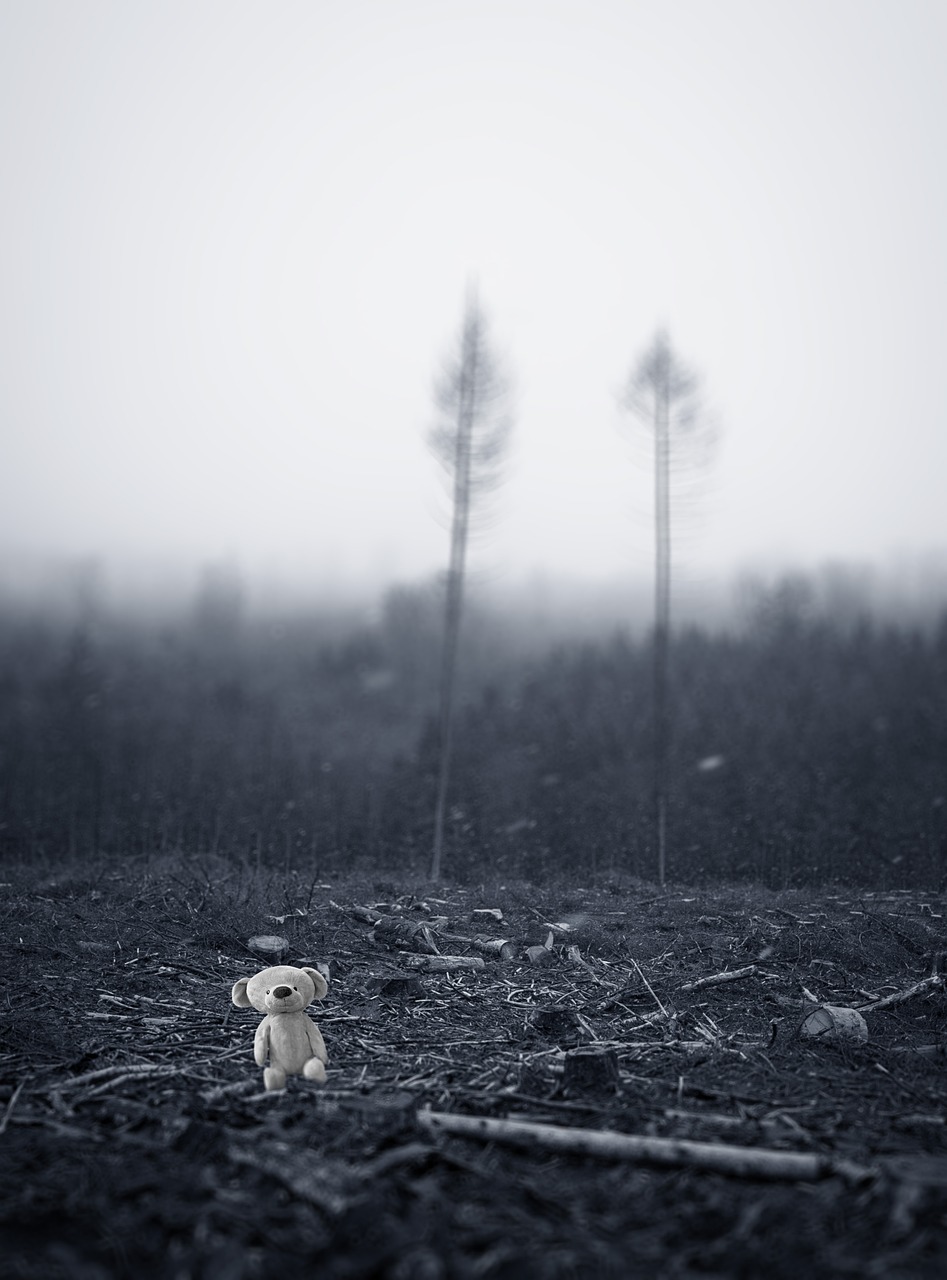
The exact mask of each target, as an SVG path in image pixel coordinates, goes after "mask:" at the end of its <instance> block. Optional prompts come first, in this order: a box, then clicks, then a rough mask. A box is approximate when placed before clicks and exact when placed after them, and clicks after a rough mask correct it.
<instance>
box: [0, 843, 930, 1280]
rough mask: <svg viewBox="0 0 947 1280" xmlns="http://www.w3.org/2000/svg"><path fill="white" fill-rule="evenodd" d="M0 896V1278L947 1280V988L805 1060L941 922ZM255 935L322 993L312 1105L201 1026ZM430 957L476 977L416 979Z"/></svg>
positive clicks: (738, 897) (723, 910) (222, 1027)
mask: <svg viewBox="0 0 947 1280" xmlns="http://www.w3.org/2000/svg"><path fill="white" fill-rule="evenodd" d="M2 878H3V879H4V880H5V881H6V883H5V884H4V885H3V887H2V888H0V913H2V915H0V919H2V941H0V955H2V971H3V973H4V975H5V984H4V991H3V1002H2V1006H0V1028H2V1040H0V1081H2V1085H0V1205H2V1208H0V1240H2V1245H3V1256H4V1263H3V1273H4V1275H7V1276H11V1277H21V1278H22V1277H31V1278H36V1280H39V1278H40V1277H42V1280H54V1278H55V1277H62V1278H63V1280H104V1278H106V1277H113V1276H123V1277H124V1276H128V1277H132V1276H134V1277H142V1276H148V1277H151V1276H155V1277H167V1278H168V1280H172V1278H173V1280H187V1278H191V1277H193V1278H194V1280H251V1278H256V1277H270V1276H280V1277H293V1276H297V1275H298V1276H303V1275H306V1276H308V1275H312V1276H316V1275H318V1276H331V1277H353V1278H354V1277H364V1276H390V1277H398V1278H403V1280H410V1278H414V1277H417V1278H418V1280H439V1278H440V1277H445V1278H447V1277H450V1278H454V1277H456V1278H464V1280H466V1278H468V1277H470V1278H471V1280H473V1278H475V1277H477V1278H480V1277H482V1278H484V1280H488V1278H489V1280H493V1278H496V1280H499V1278H501V1277H509V1278H510V1280H512V1278H514V1277H532V1276H536V1277H572V1276H590V1277H592V1276H595V1277H597V1276H639V1275H640V1276H648V1277H652V1276H655V1277H656V1276H667V1277H677V1276H707V1275H712V1276H734V1277H738V1276H745V1277H758V1276H766V1277H770V1278H772V1280H775V1278H776V1277H783V1276H785V1277H793V1278H796V1277H799V1276H808V1277H816V1276H853V1277H854V1276H858V1277H865V1276H883V1277H904V1278H905V1280H907V1278H908V1277H910V1278H911V1280H915V1278H917V1277H927V1276H929V1277H935V1276H936V1277H941V1276H943V1275H945V1274H947V1124H945V1119H947V1108H945V1102H947V1056H945V1042H947V1035H945V1031H947V995H945V991H944V988H943V986H942V985H940V984H939V983H937V982H934V983H929V984H928V985H927V986H926V987H925V988H923V989H922V990H921V991H920V992H919V993H917V994H915V995H913V996H911V997H909V998H907V999H904V1000H902V1001H900V1002H898V1003H891V1004H889V1005H888V1006H887V1007H886V1008H883V1009H878V1010H871V1009H868V1010H867V1011H866V1012H865V1013H864V1017H865V1021H866V1023H867V1027H868V1039H867V1041H865V1042H859V1041H854V1040H842V1039H831V1038H820V1039H815V1040H813V1039H806V1038H802V1037H801V1036H800V1035H799V1027H800V1024H801V1023H802V1021H803V1019H804V1018H805V1017H806V1015H807V1014H808V1013H809V1012H811V1009H812V1004H811V1003H810V1001H815V1002H824V1003H827V1004H830V1005H835V1006H842V1007H853V1006H868V1005H871V1004H873V1003H875V1002H876V1001H877V1000H879V999H882V998H883V997H886V996H889V995H895V994H897V993H899V992H904V991H906V990H907V989H908V988H910V987H911V986H912V985H914V984H916V983H918V982H921V981H922V980H924V979H927V978H930V977H931V976H932V975H935V976H936V975H937V974H938V973H939V972H940V969H941V966H942V957H943V952H944V951H945V949H947V927H945V902H944V899H943V897H942V896H937V895H935V896H928V897H924V896H922V895H918V894H916V893H910V894H909V893H887V894H870V893H868V894H863V895H858V896H856V895H853V894H852V893H849V892H845V891H839V892H837V893H832V894H822V895H819V896H815V895H807V896H804V895H802V894H799V893H795V894H771V893H767V892H764V891H762V890H758V889H748V888H735V887H729V888H721V889H717V890H714V891H708V890H706V889H702V890H700V891H699V892H697V891H686V890H682V889H677V888H675V889H671V890H669V891H668V892H666V893H659V892H658V891H657V890H656V889H654V887H652V886H647V885H644V884H635V883H629V884H620V885H612V886H607V887H599V888H594V889H583V888H574V889H571V890H568V891H567V890H563V889H552V888H542V889H538V888H534V887H530V886H527V885H513V884H508V885H505V886H502V885H497V886H490V887H487V886H485V887H481V888H478V889H470V888H466V889H459V888H447V889H445V888H440V889H433V888H431V889H429V890H428V889H424V890H420V889H418V888H417V886H415V890H416V892H415V893H412V892H409V891H408V890H407V888H406V886H402V885H392V884H379V883H375V884H370V883H369V884H366V883H360V884H359V883H353V882H346V883H343V882H336V883H333V884H332V885H328V884H323V883H318V882H316V883H312V882H311V881H310V880H309V879H308V878H305V877H303V876H301V875H298V874H295V873H291V874H286V873H279V874H277V873H268V872H266V871H262V872H261V871H252V870H250V869H247V868H235V867H234V866H232V865H228V864H226V863H223V862H220V863H211V862H209V861H207V860H206V859H205V860H201V862H200V863H199V864H197V863H195V864H190V863H188V862H186V861H180V862H176V863H173V864H166V865H162V866H157V865H155V864H153V863H152V864H149V865H144V864H142V865H139V866H126V867H124V868H121V869H113V868H104V869H102V870H101V871H99V872H97V873H96V874H95V875H94V876H93V875H89V874H76V872H75V870H71V871H68V872H67V871H63V872H62V873H61V874H56V875H50V874H49V873H48V872H45V873H44V874H43V876H42V877H40V876H34V875H31V874H29V873H27V872H24V871H21V870H19V869H15V870H10V871H7V872H6V873H5V874H4V875H3V877H2ZM353 907H361V908H368V909H369V910H368V911H364V910H363V911H359V912H354V911H353V910H352V908H353ZM487 908H494V909H497V910H498V911H500V912H502V919H497V918H496V917H495V916H493V915H490V914H478V915H475V914H474V912H475V911H480V912H483V910H484V909H487ZM372 913H375V914H377V915H381V916H385V917H390V916H400V917H402V918H404V919H406V920H408V921H410V922H413V923H414V924H416V925H422V924H423V925H425V926H426V928H424V929H422V928H417V929H412V928H408V927H406V928H404V929H399V928H391V927H383V928H382V930H380V931H379V933H380V934H381V935H383V936H385V937H386V938H388V939H389V940H390V942H392V943H397V942H399V941H400V942H401V944H402V945H404V946H410V947H413V948H416V950H411V951H398V950H396V949H391V947H390V946H385V945H383V944H382V943H381V942H380V941H377V940H376V939H375V937H374V934H373V930H372V924H371V919H372ZM260 933H265V934H270V933H275V934H281V935H284V936H285V937H286V938H287V939H288V941H289V949H288V954H287V960H288V962H289V963H309V964H314V963H316V962H324V963H326V964H328V966H329V970H330V974H331V980H330V986H329V994H328V997H327V999H326V1001H325V1002H324V1004H323V1005H322V1006H321V1007H317V1008H314V1009H312V1010H311V1013H312V1014H313V1016H314V1017H315V1018H316V1020H317V1021H318V1023H319V1025H320V1027H321V1029H322V1032H323V1035H324V1037H325V1040H326V1044H327V1046H328V1050H329V1055H330V1067H329V1080H328V1083H327V1085H326V1086H325V1087H321V1088H320V1087H319V1086H318V1085H313V1084H310V1083H308V1082H306V1081H303V1080H301V1079H299V1078H293V1079H292V1080H291V1081H290V1083H289V1087H288V1088H287V1089H286V1091H285V1092H283V1093H278V1094H267V1093H264V1092H263V1089H262V1073H261V1072H260V1070H259V1069H258V1068H257V1067H256V1065H255V1064H254V1062H253V1057H252V1041H253V1033H254V1029H255V1026H256V1024H257V1022H258V1020H259V1015H258V1014H257V1013H256V1012H255V1011H254V1010H252V1009H251V1010H242V1009H236V1008H234V1007H233V1006H232V1005H231V1001H230V989H231V986H232V984H233V982H234V981H235V980H236V979H237V978H239V977H241V976H244V975H247V974H250V973H252V972H254V971H255V970H256V969H257V968H262V967H264V965H265V963H269V961H266V962H264V961H263V960H260V959H259V958H257V957H255V956H254V954H253V952H251V950H250V949H249V947H248V940H249V939H250V938H251V937H252V936H254V935H257V934H260ZM475 938H476V939H479V940H480V947H479V948H478V947H477V945H475V943H474V941H473V940H474V939H475ZM491 939H492V940H501V939H506V940H508V942H509V943H510V948H509V949H508V951H507V955H508V956H509V955H510V954H512V958H506V959H504V958H491V956H490V955H489V954H488V948H487V947H486V944H485V941H484V940H491ZM546 944H548V945H546ZM530 948H532V949H533V950H532V951H530V950H528V949H530ZM433 950H436V951H437V952H439V953H441V954H444V955H446V954H450V955H461V956H465V957H474V956H478V955H479V956H481V957H482V958H483V966H482V967H481V968H474V969H467V968H454V969H449V970H447V971H446V972H428V971H425V969H424V968H423V967H422V968H417V967H415V966H418V965H421V966H423V965H424V964H425V960H424V959H423V958H422V957H423V956H424V955H430V953H431V952H432V951H433ZM748 967H751V971H750V972H749V973H747V974H746V975H744V976H743V977H741V978H738V979H737V980H734V981H723V982H720V983H719V984H717V985H705V986H698V987H693V986H692V987H690V989H685V988H686V987H687V985H688V984H693V983H696V982H697V981H698V980H699V979H702V978H706V977H709V976H712V975H717V974H721V973H725V972H730V971H734V970H738V969H744V968H748ZM590 1049H595V1050H596V1051H597V1055H596V1056H595V1057H594V1058H593V1061H592V1062H591V1063H589V1061H588V1057H589V1055H588V1052H587V1051H588V1050H590ZM578 1050H584V1051H586V1052H585V1053H584V1054H580V1053H577V1051H578ZM599 1067H601V1070H599V1069H598V1068H599ZM427 1108H430V1109H432V1110H434V1111H435V1112H442V1113H443V1112H446V1113H464V1114H467V1115H474V1116H485V1117H492V1118H511V1119H520V1120H531V1121H537V1122H540V1123H543V1124H548V1125H554V1126H558V1127H563V1128H572V1127H581V1128H586V1129H593V1130H598V1131H602V1132H615V1133H628V1134H642V1135H652V1136H658V1137H667V1138H686V1139H692V1140H696V1141H698V1142H702V1143H720V1144H726V1145H728V1146H741V1147H751V1148H758V1149H765V1150H769V1151H784V1152H799V1153H808V1154H811V1155H816V1156H820V1157H824V1159H823V1160H822V1161H820V1162H819V1167H818V1173H817V1174H815V1175H813V1176H810V1177H806V1178H805V1179H804V1180H798V1179H796V1180H793V1179H788V1178H782V1179H779V1178H778V1179H764V1178H763V1177H761V1176H743V1177H734V1176H729V1175H724V1174H721V1173H716V1172H707V1171H701V1170H699V1169H697V1168H694V1167H689V1166H688V1165H687V1163H686V1161H685V1160H684V1159H683V1158H682V1159H681V1161H680V1162H679V1163H677V1164H676V1165H672V1166H656V1165H653V1164H650V1165H649V1164H647V1163H644V1162H642V1161H640V1160H628V1159H623V1160H619V1159H614V1158H612V1159H606V1158H591V1157H577V1156H571V1155H566V1154H553V1153H550V1152H549V1151H546V1150H543V1149H540V1148H533V1149H528V1148H521V1147H514V1146H508V1145H505V1144H500V1143H499V1142H495V1141H492V1140H491V1141H488V1142H484V1141H479V1140H477V1139H468V1138H460V1137H453V1136H444V1135H437V1134H433V1133H432V1132H431V1131H430V1130H429V1129H428V1128H427V1127H425V1126H424V1124H423V1110H424V1109H427ZM419 1111H420V1112H422V1115H421V1117H420V1118H419Z"/></svg>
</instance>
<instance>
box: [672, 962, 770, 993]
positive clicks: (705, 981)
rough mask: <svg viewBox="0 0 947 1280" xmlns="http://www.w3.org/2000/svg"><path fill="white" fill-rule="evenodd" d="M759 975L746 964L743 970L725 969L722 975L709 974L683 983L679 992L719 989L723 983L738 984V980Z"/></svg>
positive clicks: (752, 965) (752, 967)
mask: <svg viewBox="0 0 947 1280" xmlns="http://www.w3.org/2000/svg"><path fill="white" fill-rule="evenodd" d="M754 973H759V969H758V968H757V967H756V965H755V964H748V965H747V966H746V968H745V969H727V970H725V971H724V972H723V973H711V974H709V975H708V976H707V977H706V978H697V979H696V981H694V982H685V983H684V985H683V986H682V987H679V988H678V990H679V991H703V989H704V987H719V986H720V984H721V983H723V982H738V981H739V980H740V978H750V977H752V976H753V974H754Z"/></svg>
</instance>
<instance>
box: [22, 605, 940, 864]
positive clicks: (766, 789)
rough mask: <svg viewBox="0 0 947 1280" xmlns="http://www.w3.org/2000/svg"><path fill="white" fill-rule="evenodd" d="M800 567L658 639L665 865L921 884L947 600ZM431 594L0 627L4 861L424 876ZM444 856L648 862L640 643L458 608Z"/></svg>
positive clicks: (934, 851) (648, 735) (429, 789)
mask: <svg viewBox="0 0 947 1280" xmlns="http://www.w3.org/2000/svg"><path fill="white" fill-rule="evenodd" d="M808 599H809V597H808V596H807V594H806V592H805V591H804V590H800V588H799V583H798V582H797V583H796V584H795V585H793V584H783V585H782V586H778V587H776V588H773V589H772V590H770V591H767V592H760V594H759V598H758V599H757V601H756V603H755V605H754V608H753V610H752V611H751V616H750V617H749V620H748V621H747V623H746V625H744V626H742V627H741V628H740V629H739V630H732V631H730V632H726V631H720V632H716V631H715V632H709V631H705V630H702V629H698V628H696V627H692V628H688V629H685V630H681V631H679V632H678V633H677V635H676V636H675V639H674V641H673V654H672V685H673V724H674V729H673V744H672V773H671V779H672V780H671V806H670V814H669V875H670V876H671V878H672V879H679V880H690V881H697V880H701V879H706V878H710V877H727V878H754V879H758V880H761V881H763V882H765V883H768V884H773V885H787V884H802V883H815V882H825V881H830V880H833V879H839V880H844V881H847V882H850V883H862V884H873V885H877V884H887V885H900V884H905V885H918V886H928V887H937V886H939V885H943V884H944V881H945V877H947V614H945V615H944V617H943V618H942V619H941V621H940V622H939V623H935V624H933V625H927V626H923V627H921V626H915V625H904V626H898V625H895V624H893V623H882V622H879V621H877V620H872V619H870V618H868V617H858V616H852V615H851V614H849V615H847V616H846V617H845V618H844V620H843V619H840V618H838V617H830V616H828V615H826V614H825V613H824V612H819V611H813V610H812V609H811V608H809V607H808V605H807V600H808ZM438 619H439V610H438V606H437V600H436V598H435V592H434V590H433V588H432V589H430V590H427V589H407V588H406V589H401V590H395V591H392V592H389V594H388V595H387V596H386V597H385V600H384V604H383V607H382V608H381V609H380V610H379V611H378V614H377V617H376V618H375V619H374V620H373V621H372V622H371V623H370V624H365V623H362V624H359V625H354V624H353V625H348V626H342V625H341V624H340V622H339V620H338V619H337V618H333V617H331V616H326V617H321V618H320V617H318V616H308V617H305V616H302V615H298V616H296V617H294V618H287V619H286V620H284V621H281V622H280V621H260V620H256V621H252V620H249V619H246V618H244V617H243V616H242V615H241V613H240V610H239V608H237V607H236V606H234V605H233V602H229V603H228V600H227V599H226V598H216V599H215V598H213V597H211V598H208V599H205V600H204V601H203V602H202V604H201V607H200V608H198V609H197V610H195V611H192V612H191V613H190V614H189V615H188V616H187V617H186V618H181V619H178V621H176V622H172V621H166V622H164V623H160V624H159V623H153V624H151V625H145V624H144V623H142V622H140V621H139V622H134V621H132V620H130V619H128V618H116V617H111V618H109V617H107V616H104V615H103V614H102V613H101V611H98V612H97V611H95V610H91V609H90V610H88V611H87V612H86V615H85V616H83V617H81V618H79V619H78V620H76V619H74V620H73V621H72V622H70V623H68V624H66V623H64V622H63V621H62V620H59V621H57V620H55V619H54V618H52V617H51V616H49V615H43V614H42V613H40V612H38V611H34V612H32V613H31V612H29V611H26V610H23V609H20V610H8V611H7V612H6V614H5V615H4V617H3V618H2V620H0V804H2V812H0V851H2V856H3V857H5V858H6V859H7V860H11V859H16V860H33V861H38V862H41V861H44V860H47V859H50V860H57V861H58V860H59V859H61V858H62V857H63V856H65V855H69V856H72V857H74V858H76V859H84V858H86V857H88V856H89V855H94V856H96V857H97V856H98V855H107V856H112V857H115V858H121V857H123V856H141V855H148V854H150V853H152V852H158V851H168V850H178V849H180V850H184V851H193V852H201V851H214V852H216V853H226V854H228V855H231V856H232V857H234V858H235V859H241V860H250V861H256V860H259V861H261V862H265V863H273V862H282V861H284V860H285V861H286V862H288V863H291V864H293V865H300V864H302V863H309V864H310V865H311V866H312V868H313V871H314V873H322V874H330V873H331V872H333V871H341V870H345V869H351V868H356V867H359V868H363V869H366V868H369V867H371V868H376V869H390V870H392V871H395V870H401V871H404V872H411V873H413V874H423V873H424V870H425V868H426V866H427V861H428V858H429V854H430V840H431V827H432V817H433V797H434V782H435V779H434V772H435V767H436V751H435V747H436V742H435V728H434V719H433V712H434V707H435V695H436V681H437V666H438V654H439V646H440V637H439V624H438ZM466 655H467V661H466V665H465V671H466V675H465V683H464V687H463V690H462V694H463V702H462V709H461V712H460V717H459V722H458V728H457V738H456V765H455V771H454V779H453V784H452V788H453V790H452V797H451V813H450V821H449V848H448V856H447V865H446V871H447V873H448V874H449V875H453V876H458V877H465V878H471V877H478V878H479V877H484V876H493V875H500V876H524V877H532V878H535V877H549V876H560V875H563V876H564V875H570V876H575V877H579V878H581V879H585V880H589V879H591V878H592V877H594V876H598V877H602V876H608V875H614V874H620V873H628V874H632V875H637V876H643V877H650V876H652V875H653V874H654V871H655V840H654V831H653V814H652V798H651V797H652V771H651V744H652V733H653V724H652V716H651V697H650V671H651V661H652V654H651V645H650V640H649V639H648V638H647V637H644V638H639V639H634V638H631V637H629V636H627V635H622V634H614V635H612V636H611V637H603V638H602V640H601V642H600V643H590V642H585V643H578V642H572V643H561V644H559V645H557V646H555V647H547V648H545V649H543V648H542V647H541V646H540V645H539V644H538V643H536V642H535V641H534V643H533V647H532V648H529V647H527V646H524V645H523V644H522V643H519V642H517V641H516V639H515V637H514V636H513V634H512V633H511V632H510V631H508V630H507V629H505V628H504V627H503V625H502V624H501V623H500V622H499V621H498V620H497V619H496V618H491V617H490V616H488V615H485V614H477V613H474V614H473V615H471V617H470V618H469V619H468V627H467V633H466Z"/></svg>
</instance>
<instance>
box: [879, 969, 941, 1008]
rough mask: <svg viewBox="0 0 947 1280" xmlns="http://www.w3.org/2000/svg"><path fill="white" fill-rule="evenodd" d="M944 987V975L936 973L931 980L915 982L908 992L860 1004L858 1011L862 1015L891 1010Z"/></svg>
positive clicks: (898, 992) (900, 992)
mask: <svg viewBox="0 0 947 1280" xmlns="http://www.w3.org/2000/svg"><path fill="white" fill-rule="evenodd" d="M943 985H944V979H943V975H942V974H939V973H935V974H934V976H933V977H931V978H924V979H923V980H922V981H921V982H915V984H914V986H913V987H908V988H907V990H906V991H895V992H894V994H893V995H890V996H885V997H884V998H883V999H881V1000H873V1001H872V1002H871V1004H860V1005H859V1006H858V1010H859V1012H860V1013H866V1012H867V1013H874V1012H876V1011H877V1010H878V1009H890V1008H891V1007H892V1005H896V1004H903V1003H904V1002H905V1000H912V999H913V998H914V997H915V996H922V995H925V994H927V992H929V991H936V990H937V989H938V988H939V987H942V986H943Z"/></svg>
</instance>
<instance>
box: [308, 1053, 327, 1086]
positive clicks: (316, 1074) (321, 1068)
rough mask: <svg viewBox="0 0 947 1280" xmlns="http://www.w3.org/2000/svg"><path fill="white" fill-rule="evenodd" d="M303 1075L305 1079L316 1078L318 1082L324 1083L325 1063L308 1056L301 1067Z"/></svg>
mask: <svg viewBox="0 0 947 1280" xmlns="http://www.w3.org/2000/svg"><path fill="white" fill-rule="evenodd" d="M303 1075H304V1076H305V1077H306V1079H307V1080H316V1081H318V1083H319V1084H325V1079H326V1069H325V1064H324V1063H322V1062H320V1061H319V1059H318V1058H310V1059H309V1061H308V1062H307V1063H306V1065H305V1066H304V1067H303Z"/></svg>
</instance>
